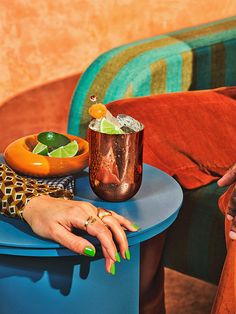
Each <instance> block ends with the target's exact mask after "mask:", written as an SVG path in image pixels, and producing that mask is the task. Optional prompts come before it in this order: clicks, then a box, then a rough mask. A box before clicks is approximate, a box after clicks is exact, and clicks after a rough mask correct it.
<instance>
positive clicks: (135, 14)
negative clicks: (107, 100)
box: [0, 0, 236, 106]
mask: <svg viewBox="0 0 236 314" xmlns="http://www.w3.org/2000/svg"><path fill="white" fill-rule="evenodd" d="M234 14H236V0H224V1H223V0H158V1H157V0H70V1H68V0H57V1H54V0H34V1H32V0H10V1H9V0H1V1H0V38H1V39H0V42H1V49H0V106H1V104H2V103H3V102H4V101H5V100H7V99H9V98H10V97H12V96H14V95H16V94H17V93H20V92H22V91H26V90H28V89H31V88H32V87H35V86H40V85H41V84H44V83H47V82H50V81H53V80H56V79H59V78H63V77H67V76H70V75H73V74H75V73H80V72H82V71H83V70H84V69H85V68H86V66H88V64H89V63H90V62H91V61H92V60H93V59H94V58H95V57H96V56H98V55H99V54H100V53H101V52H103V51H106V50H107V49H109V48H111V47H114V46H117V45H120V44H123V43H126V42H129V41H133V40H137V39H140V38H145V37H149V36H153V35H157V34H161V33H164V32H166V31H171V30H175V29H180V28H182V27H186V26H191V25H197V24H200V23H204V22H208V21H212V20H216V19H220V18H224V17H228V16H231V15H234Z"/></svg>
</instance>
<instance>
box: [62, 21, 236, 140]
mask: <svg viewBox="0 0 236 314" xmlns="http://www.w3.org/2000/svg"><path fill="white" fill-rule="evenodd" d="M235 63H236V17H231V18H228V19H224V20H220V21H216V22H214V23H209V24H205V25H201V26H197V27H193V28H188V29H184V30H181V31H177V32H172V33H168V34H166V35H160V36H156V37H152V38H149V39H145V40H141V41H137V42H134V43H131V44H128V45H123V46H121V47H118V48H115V49H112V50H110V51H108V52H106V53H104V54H102V55H101V56H100V57H98V58H97V59H96V60H95V61H94V62H93V63H92V64H91V65H90V66H89V68H88V69H87V70H86V71H85V72H84V74H83V76H82V77H81V79H80V81H79V83H78V85H77V88H76V91H75V94H74V97H73V100H72V105H71V111H70V116H69V123H68V132H69V133H72V134H76V135H78V134H80V135H82V136H83V135H85V130H86V127H87V123H88V120H89V117H88V106H89V105H90V101H89V97H90V95H93V94H95V95H97V96H98V98H99V101H101V102H104V103H108V102H111V101H113V100H117V99H121V98H127V97H135V96H144V95H151V94H156V93H165V92H175V91H186V90H198V89H208V88H213V87H218V86H222V85H225V86H230V85H236V67H235V66H234V65H235Z"/></svg>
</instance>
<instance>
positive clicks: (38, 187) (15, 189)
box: [0, 163, 73, 218]
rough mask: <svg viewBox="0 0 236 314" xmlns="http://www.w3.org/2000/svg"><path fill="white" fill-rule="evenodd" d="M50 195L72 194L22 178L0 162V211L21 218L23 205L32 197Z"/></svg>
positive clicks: (63, 195)
mask: <svg viewBox="0 0 236 314" xmlns="http://www.w3.org/2000/svg"><path fill="white" fill-rule="evenodd" d="M40 195H50V196H53V197H62V198H66V199H71V198H72V197H73V194H72V193H71V192H70V191H68V190H62V189H60V188H57V187H52V186H49V185H47V184H39V183H37V181H36V180H33V179H28V178H23V177H21V176H20V175H18V174H16V173H15V172H14V171H13V170H12V169H11V168H9V167H8V166H6V165H5V164H1V163H0V213H1V214H5V215H8V216H11V217H20V218H23V216H22V214H23V210H24V207H25V205H26V204H27V203H28V202H29V201H30V199H31V198H32V197H35V196H40Z"/></svg>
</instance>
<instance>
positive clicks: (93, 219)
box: [84, 216, 97, 231]
mask: <svg viewBox="0 0 236 314" xmlns="http://www.w3.org/2000/svg"><path fill="white" fill-rule="evenodd" d="M96 220H97V219H96V218H95V217H93V216H89V217H88V219H87V220H86V221H85V223H84V228H85V230H86V231H87V228H88V225H92V224H93V223H94V222H95V221H96Z"/></svg>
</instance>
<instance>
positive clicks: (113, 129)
mask: <svg viewBox="0 0 236 314" xmlns="http://www.w3.org/2000/svg"><path fill="white" fill-rule="evenodd" d="M100 132H101V133H106V134H125V132H124V131H122V130H121V129H120V128H119V127H118V126H116V125H115V124H113V123H112V122H110V121H108V120H107V119H105V118H103V119H102V120H101V125H100Z"/></svg>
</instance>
